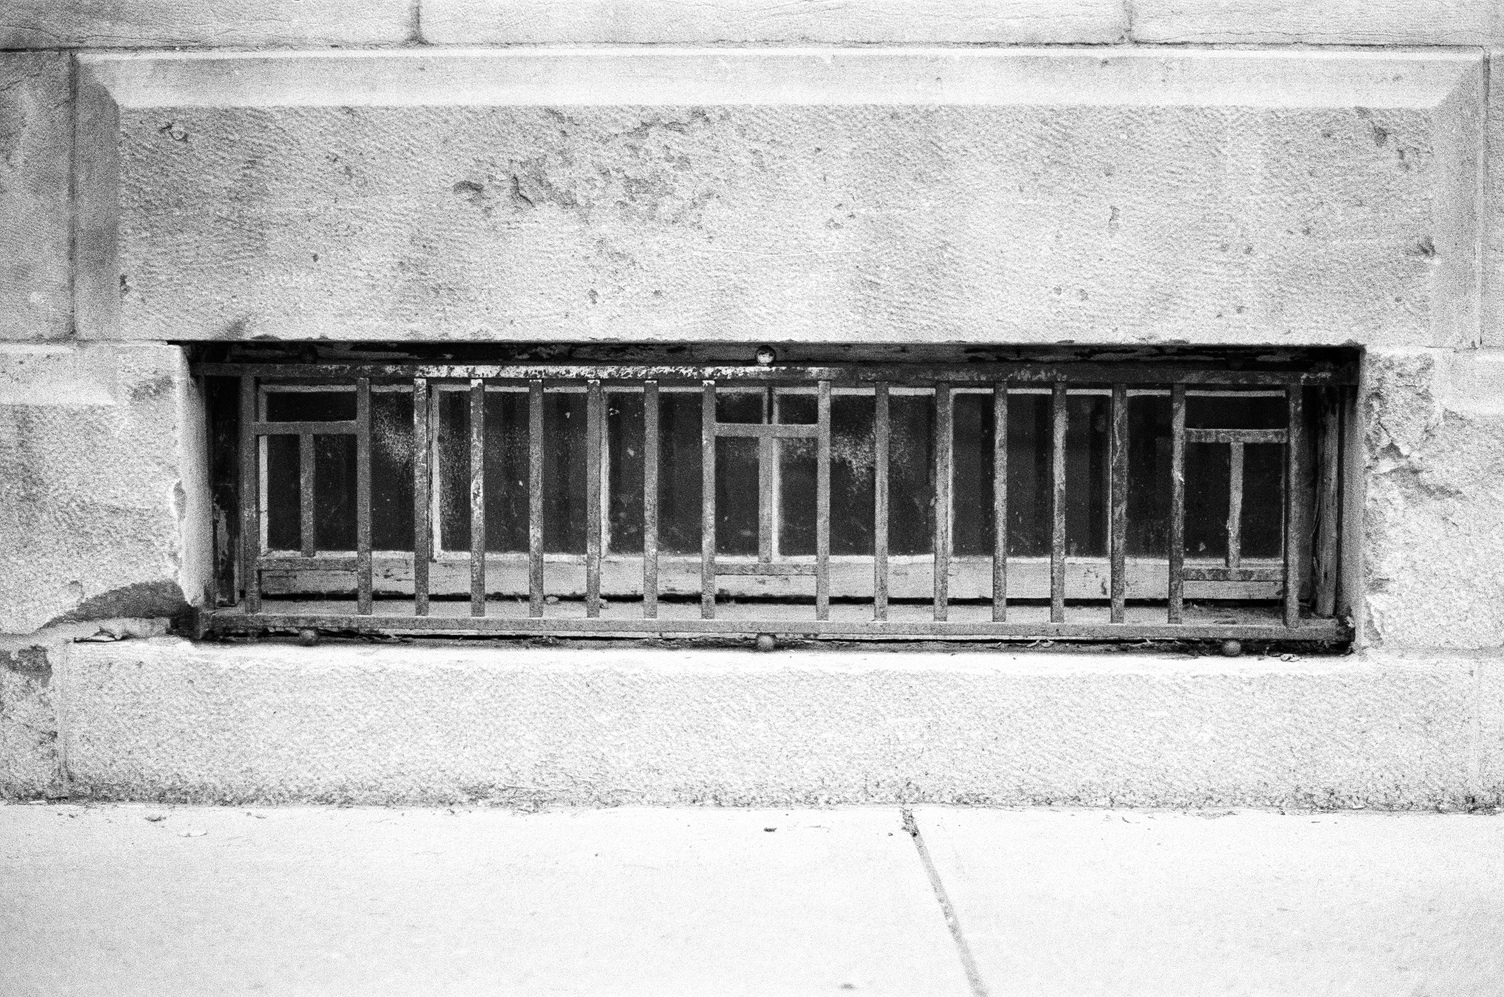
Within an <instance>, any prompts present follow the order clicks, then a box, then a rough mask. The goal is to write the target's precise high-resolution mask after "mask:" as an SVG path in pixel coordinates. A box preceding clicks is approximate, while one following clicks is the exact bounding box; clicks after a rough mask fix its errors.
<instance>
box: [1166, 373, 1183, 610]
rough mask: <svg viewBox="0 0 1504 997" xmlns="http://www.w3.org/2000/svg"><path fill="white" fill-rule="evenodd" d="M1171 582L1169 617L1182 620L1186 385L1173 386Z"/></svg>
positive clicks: (1171, 403) (1171, 412)
mask: <svg viewBox="0 0 1504 997" xmlns="http://www.w3.org/2000/svg"><path fill="white" fill-rule="evenodd" d="M1169 543H1170V549H1169V550H1168V551H1166V556H1167V559H1168V560H1169V570H1170V581H1169V600H1168V603H1169V605H1168V610H1169V612H1168V618H1169V621H1170V622H1171V623H1180V622H1181V620H1182V616H1183V613H1184V611H1185V385H1184V384H1176V385H1174V386H1173V387H1172V388H1171V389H1170V540H1169Z"/></svg>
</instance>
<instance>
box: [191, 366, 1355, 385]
mask: <svg viewBox="0 0 1504 997" xmlns="http://www.w3.org/2000/svg"><path fill="white" fill-rule="evenodd" d="M196 372H197V373H201V374H204V375H209V376H215V375H224V376H239V375H241V374H250V375H252V376H255V377H265V378H275V379H279V380H281V379H330V380H338V379H346V380H348V379H349V378H352V377H369V378H373V379H381V378H388V379H389V378H403V379H409V378H413V377H427V378H430V379H433V380H457V381H468V380H476V379H484V380H514V381H515V380H523V381H528V380H535V379H538V380H575V381H583V380H589V379H592V378H594V379H598V380H600V381H603V382H610V381H622V382H627V383H633V384H640V383H641V382H642V381H645V380H656V381H660V382H665V381H706V380H713V381H717V382H753V383H766V382H779V381H788V382H803V383H814V382H816V381H830V382H832V383H833V384H840V385H850V384H871V383H874V382H878V381H888V382H906V383H915V382H941V381H944V382H947V383H950V384H954V385H962V384H970V385H977V384H992V383H994V382H996V381H1015V382H1018V383H1020V384H1023V383H1035V384H1043V385H1050V384H1053V383H1055V382H1057V381H1070V382H1073V383H1082V384H1084V383H1095V384H1117V383H1125V384H1134V385H1144V384H1163V383H1167V382H1172V381H1173V382H1176V383H1181V384H1194V385H1230V386H1246V387H1270V386H1275V387H1280V386H1285V385H1292V384H1294V385H1325V384H1349V385H1350V384H1355V383H1356V382H1357V369H1356V366H1355V365H1354V364H1350V363H1342V364H1326V363H1318V364H1310V365H1306V366H1304V367H1302V368H1301V369H1299V370H1296V369H1259V370H1229V369H1226V368H1223V369H1215V368H1211V367H1208V366H1206V365H1204V364H1202V365H1197V364H1195V363H1192V362H1185V363H1176V362H1165V361H1125V362H1122V363H1103V362H1100V361H1081V362H1079V363H1058V364H1049V363H1028V362H1009V363H974V364H908V363H848V364H784V365H772V366H766V367H765V366H761V365H757V364H611V363H585V364H452V363H445V364H434V363H375V362H357V363H323V364H302V363H216V364H203V365H201V366H200V367H198V368H196Z"/></svg>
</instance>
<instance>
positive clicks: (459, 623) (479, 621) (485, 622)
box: [209, 610, 1351, 641]
mask: <svg viewBox="0 0 1504 997" xmlns="http://www.w3.org/2000/svg"><path fill="white" fill-rule="evenodd" d="M209 626H210V628H211V629H213V630H215V631H217V632H220V633H235V632H246V631H265V630H299V629H351V630H362V631H380V632H386V633H403V632H407V633H446V632H448V633H473V634H477V635H507V634H514V635H518V636H525V635H529V634H571V633H578V634H593V635H606V634H620V635H623V636H634V635H644V634H648V635H661V636H678V635H683V636H695V635H701V634H719V635H726V636H740V637H753V636H756V635H758V634H762V633H773V634H782V635H789V636H809V637H848V638H857V639H861V638H867V639H878V640H882V639H904V638H915V637H919V638H923V637H934V638H963V639H964V638H974V639H980V640H989V639H991V640H997V639H1011V640H1036V639H1047V640H1088V641H1089V640H1104V641H1117V640H1122V639H1123V638H1125V637H1127V638H1135V639H1145V640H1225V639H1233V640H1304V641H1333V640H1346V639H1350V638H1351V630H1350V629H1349V628H1348V627H1346V626H1344V625H1342V624H1340V623H1339V622H1338V621H1336V620H1331V619H1312V620H1304V621H1302V622H1301V624H1300V625H1299V626H1297V627H1296V628H1294V629H1293V630H1292V629H1289V628H1286V627H1283V626H1279V625H1270V624H1259V623H1224V624H1208V625H1201V624H1188V625H1177V626H1172V625H1167V624H1135V623H1130V624H1124V625H1121V626H1114V625H1111V624H1105V623H1043V622H1035V623H994V622H989V621H983V622H977V623H962V622H946V621H928V620H915V621H886V622H879V621H873V620H856V621H836V620H810V619H804V620H797V619H765V620H705V619H678V620H644V619H637V618H625V619H584V618H580V617H574V618H569V619H546V620H540V619H536V618H533V617H526V616H514V617H513V616H489V617H475V618H470V617H463V616H460V617H439V616H420V617H415V616H370V617H364V618H358V617H351V616H342V615H337V614H329V615H322V614H297V613H285V614H284V613H253V614H246V613H239V612H234V611H226V610H219V611H216V612H214V613H213V614H211V615H210V618H209Z"/></svg>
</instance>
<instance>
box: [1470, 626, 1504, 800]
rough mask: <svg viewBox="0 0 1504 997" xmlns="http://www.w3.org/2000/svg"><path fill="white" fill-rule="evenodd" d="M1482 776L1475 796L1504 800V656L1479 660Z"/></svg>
mask: <svg viewBox="0 0 1504 997" xmlns="http://www.w3.org/2000/svg"><path fill="white" fill-rule="evenodd" d="M1475 675H1476V678H1477V682H1478V776H1477V780H1476V782H1475V783H1474V795H1475V796H1476V797H1477V798H1478V801H1479V805H1480V806H1483V805H1486V804H1487V801H1489V800H1491V799H1492V800H1498V799H1504V656H1501V655H1499V654H1497V653H1495V654H1492V655H1488V656H1486V657H1480V658H1479V659H1478V664H1477V668H1476V671H1475Z"/></svg>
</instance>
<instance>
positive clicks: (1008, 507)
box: [197, 346, 1357, 643]
mask: <svg viewBox="0 0 1504 997" xmlns="http://www.w3.org/2000/svg"><path fill="white" fill-rule="evenodd" d="M1356 361H1357V358H1356V356H1355V355H1353V354H1352V352H1351V351H1337V350H1323V351H1289V352H1285V353H1270V352H1269V351H1260V352H1258V353H1252V352H1238V351H1222V352H1218V353H1207V352H1205V351H1198V352H1197V353H1196V354H1194V355H1191V354H1190V353H1189V352H1176V351H1165V350H1154V351H1138V352H1135V351H1131V350H1128V351H1122V350H1120V351H1103V350H1095V351H1087V350H1080V351H1061V350H1058V349H1057V350H1052V351H1050V352H1049V353H1047V354H1046V353H1043V352H1040V351H1029V350H1022V349H1020V350H965V351H962V350H954V351H939V350H935V351H915V350H911V349H903V348H882V347H873V348H867V349H863V350H861V351H853V350H850V349H842V348H838V347H830V348H826V349H820V348H812V347H809V346H800V347H784V348H780V349H779V350H777V351H775V350H773V349H770V348H764V349H762V350H759V351H755V352H754V351H753V350H751V349H745V350H742V351H739V352H738V351H734V350H727V349H725V348H720V349H715V348H710V347H691V346H685V347H681V348H676V349H672V350H664V351H661V352H653V351H645V350H642V349H628V348H621V349H618V350H610V349H599V348H597V349H594V350H587V349H584V348H567V347H550V348H538V349H533V350H519V349H515V348H513V349H510V350H506V351H503V350H499V349H498V350H494V351H492V352H490V353H484V352H481V351H479V350H476V351H474V352H473V353H467V354H464V355H461V356H456V354H455V353H454V352H453V351H446V352H444V353H442V354H440V353H439V352H437V351H435V350H415V351H412V352H409V353H404V354H402V355H401V356H398V357H395V358H394V357H393V356H392V355H391V354H390V352H387V353H379V352H377V351H376V350H374V349H360V348H351V349H343V350H339V351H333V350H331V349H329V348H328V347H324V348H322V352H320V350H319V349H316V348H314V347H301V348H281V349H273V348H250V347H237V348H234V349H231V350H221V353H220V355H219V356H215V357H205V358H203V362H201V363H199V364H198V366H197V369H198V372H199V374H200V375H201V376H202V377H203V378H204V382H205V391H206V397H207V398H208V399H209V410H210V417H211V426H210V432H211V439H212V440H213V441H214V447H213V450H214V467H213V471H212V473H213V478H214V482H215V507H216V539H217V547H218V551H219V554H220V558H219V565H218V570H217V571H216V582H217V589H218V591H217V592H216V598H215V605H214V608H213V609H212V610H211V611H210V612H209V613H207V614H206V616H205V620H204V624H203V625H204V629H205V630H206V631H207V632H210V633H218V634H267V633H284V632H294V631H307V630H313V631H315V632H380V633H387V634H394V633H395V634H451V635H456V634H463V635H491V636H511V637H518V636H550V637H618V638H620V637H702V638H703V637H720V638H747V637H758V636H761V635H771V636H774V637H781V638H800V639H805V638H808V639H838V640H860V639H888V640H919V639H922V640H1026V641H1036V640H1082V641H1143V640H1251V641H1278V642H1284V641H1300V642H1320V643H1339V642H1343V641H1347V640H1349V639H1350V638H1351V631H1350V627H1349V626H1348V625H1347V623H1346V622H1345V621H1344V620H1343V617H1344V616H1345V614H1346V607H1345V602H1344V593H1343V592H1342V591H1341V585H1340V582H1339V576H1340V574H1341V570H1340V569H1341V565H1340V564H1339V561H1340V558H1341V548H1342V542H1341V537H1342V532H1343V522H1342V515H1341V507H1342V503H1343V488H1344V483H1343V474H1342V466H1343V459H1344V457H1343V454H1344V444H1343V435H1344V433H1345V432H1346V431H1347V426H1348V424H1349V423H1350V419H1349V418H1348V416H1347V411H1348V409H1349V408H1350V406H1351V404H1352V394H1353V385H1354V384H1355V382H1356Z"/></svg>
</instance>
